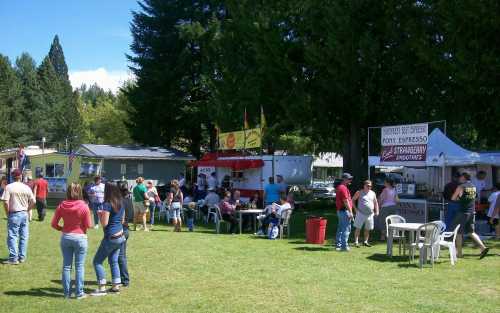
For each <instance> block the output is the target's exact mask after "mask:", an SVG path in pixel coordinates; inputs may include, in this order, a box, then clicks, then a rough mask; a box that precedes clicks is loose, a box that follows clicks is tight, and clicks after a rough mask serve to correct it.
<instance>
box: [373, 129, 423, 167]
mask: <svg viewBox="0 0 500 313" xmlns="http://www.w3.org/2000/svg"><path fill="white" fill-rule="evenodd" d="M428 140H429V137H428V125H427V124H411V125H398V126H387V127H382V137H381V143H382V154H381V155H380V161H381V162H415V161H417V162H424V161H425V160H426V156H427V142H428Z"/></svg>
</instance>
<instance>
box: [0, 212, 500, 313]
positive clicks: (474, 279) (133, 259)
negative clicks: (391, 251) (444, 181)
mask: <svg viewBox="0 0 500 313" xmlns="http://www.w3.org/2000/svg"><path fill="white" fill-rule="evenodd" d="M314 213H315V214H321V215H323V216H326V217H328V218H329V224H328V228H327V229H328V238H329V239H331V238H332V236H333V232H334V224H335V218H334V215H333V212H331V211H327V212H322V211H319V212H318V211H315V212H314ZM306 214H308V213H304V212H297V214H295V216H294V217H293V220H292V233H293V234H292V237H293V238H291V239H289V240H281V241H280V240H275V241H272V240H264V239H260V238H255V237H254V236H251V235H249V234H245V235H241V236H239V235H226V234H223V235H216V234H214V231H213V227H207V228H205V227H198V228H197V229H196V232H194V233H189V232H182V233H173V232H171V230H172V228H171V227H170V226H157V228H155V231H153V232H150V233H145V232H131V237H130V240H129V243H128V262H129V271H130V274H131V285H130V287H129V288H127V289H124V290H123V291H122V293H121V294H120V295H108V296H106V297H98V298H87V299H85V300H81V301H77V300H73V299H72V300H65V299H63V297H62V288H61V284H60V281H59V280H60V275H61V273H60V271H61V266H62V258H61V254H60V251H59V236H60V235H59V233H58V232H56V231H54V230H52V229H51V228H50V225H49V220H50V218H51V216H52V211H50V212H49V215H48V220H46V221H45V222H43V223H40V222H36V221H35V222H33V223H32V224H31V226H30V227H31V228H30V242H29V250H28V259H27V262H26V263H25V264H22V265H19V266H5V265H4V266H0V312H6V313H7V312H8V313H14V312H99V313H101V312H287V313H291V312H315V313H316V312H488V313H492V312H500V257H499V256H498V254H499V253H500V242H498V241H497V242H494V241H490V242H488V244H489V246H490V247H492V248H493V249H492V250H491V252H490V254H491V255H490V256H488V257H486V258H485V259H483V260H481V261H479V260H478V257H477V255H478V250H477V249H474V248H472V247H470V246H469V247H467V248H466V249H465V253H466V255H465V258H464V259H460V260H459V262H458V264H457V265H456V266H454V267H453V266H451V265H450V263H449V259H448V258H447V257H448V253H447V252H444V253H443V254H444V255H443V256H442V258H441V260H440V261H439V262H438V263H437V264H436V265H435V266H434V268H430V266H429V267H427V268H424V269H423V270H420V269H418V268H417V267H416V266H413V265H411V266H410V265H409V264H408V262H407V261H406V259H404V258H402V257H398V256H396V257H394V258H393V259H392V260H391V259H389V258H387V257H385V255H384V252H385V245H383V244H382V243H380V244H377V245H376V246H374V247H373V248H359V249H356V248H353V249H352V250H351V252H349V253H345V252H336V251H334V249H332V247H331V245H325V246H316V245H308V244H305V243H304V239H303V238H304V235H303V233H304V217H305V215H306ZM5 224H6V223H5V220H3V223H2V227H1V228H0V245H1V249H0V250H1V253H2V255H0V256H1V257H5V256H6V255H7V249H6V247H5V237H6V231H5ZM101 237H102V230H101V229H99V230H98V231H96V230H91V231H90V232H89V240H90V242H89V247H90V248H89V253H88V256H87V261H86V263H87V266H86V289H88V290H87V291H89V292H90V291H91V290H92V289H93V288H95V286H96V285H95V280H96V278H95V273H94V270H93V268H92V264H91V263H92V258H93V255H94V253H95V251H96V248H97V246H98V243H99V240H100V239H101ZM329 244H331V240H330V242H329ZM395 251H396V250H395ZM106 268H107V275H108V277H109V275H110V273H109V268H108V266H107V265H106Z"/></svg>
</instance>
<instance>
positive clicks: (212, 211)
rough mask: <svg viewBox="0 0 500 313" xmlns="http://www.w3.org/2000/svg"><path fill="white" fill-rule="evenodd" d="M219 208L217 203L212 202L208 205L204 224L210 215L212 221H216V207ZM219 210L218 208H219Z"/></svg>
mask: <svg viewBox="0 0 500 313" xmlns="http://www.w3.org/2000/svg"><path fill="white" fill-rule="evenodd" d="M218 208H219V206H218V205H216V204H214V205H213V206H210V207H209V208H208V211H207V219H206V221H205V222H206V224H208V222H209V221H210V216H212V217H213V220H214V223H216V220H217V209H218ZM219 211H220V210H219Z"/></svg>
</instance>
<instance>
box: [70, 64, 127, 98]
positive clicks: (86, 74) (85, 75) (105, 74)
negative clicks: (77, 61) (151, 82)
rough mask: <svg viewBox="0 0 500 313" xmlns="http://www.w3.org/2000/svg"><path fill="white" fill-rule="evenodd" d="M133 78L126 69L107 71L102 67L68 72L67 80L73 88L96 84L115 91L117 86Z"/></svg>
mask: <svg viewBox="0 0 500 313" xmlns="http://www.w3.org/2000/svg"><path fill="white" fill-rule="evenodd" d="M131 78H133V75H132V73H130V72H128V71H108V70H106V69H105V68H103V67H100V68H98V69H96V70H86V71H75V72H70V73H69V80H70V81H71V85H72V86H73V88H78V87H80V86H81V85H82V84H86V85H87V86H90V85H93V84H97V85H98V86H99V87H101V88H103V89H104V90H111V91H112V92H114V93H116V92H117V91H118V88H120V87H121V86H122V84H123V83H124V82H125V81H127V80H128V79H131Z"/></svg>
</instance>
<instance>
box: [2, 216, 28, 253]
mask: <svg viewBox="0 0 500 313" xmlns="http://www.w3.org/2000/svg"><path fill="white" fill-rule="evenodd" d="M7 229H8V231H7V248H8V249H9V260H11V261H18V260H25V259H26V253H27V250H28V238H29V221H28V212H26V211H20V212H11V213H9V217H8V219H7Z"/></svg>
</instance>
